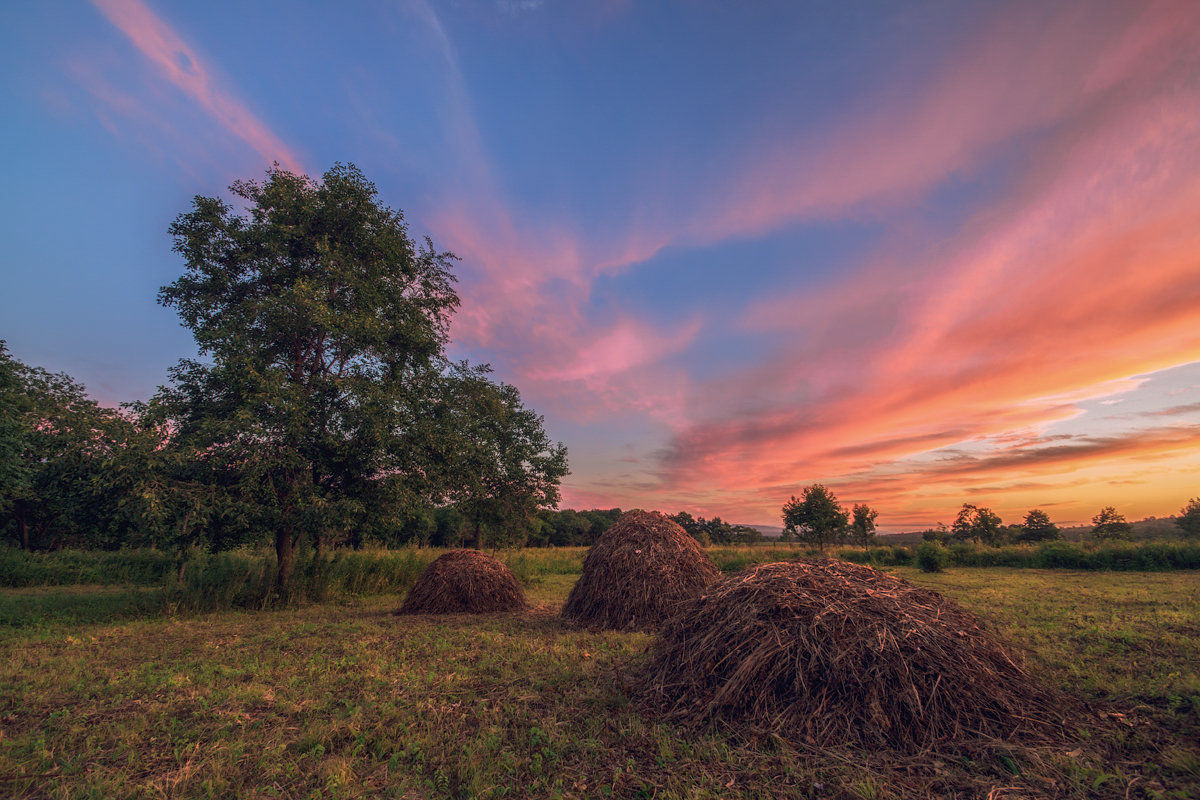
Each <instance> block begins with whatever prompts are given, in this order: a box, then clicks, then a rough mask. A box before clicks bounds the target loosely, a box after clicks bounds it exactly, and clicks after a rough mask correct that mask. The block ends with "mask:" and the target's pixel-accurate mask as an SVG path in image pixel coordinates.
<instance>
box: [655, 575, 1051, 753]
mask: <svg viewBox="0 0 1200 800" xmlns="http://www.w3.org/2000/svg"><path fill="white" fill-rule="evenodd" d="M643 681H644V687H645V689H644V691H645V697H646V698H647V699H648V700H649V701H650V702H651V704H652V705H654V706H656V707H658V708H660V709H664V710H666V711H667V712H668V713H669V714H671V715H673V716H675V717H676V718H679V719H683V720H686V721H691V722H706V721H709V720H712V719H714V718H720V719H725V720H729V721H735V722H739V723H742V724H745V723H749V724H751V725H754V726H756V727H759V728H765V729H768V730H770V731H773V732H776V733H779V734H781V735H783V736H786V737H788V738H791V739H793V740H795V741H801V742H805V743H808V744H813V745H817V746H822V747H824V746H831V745H839V744H852V745H859V746H863V747H867V748H875V747H888V748H892V749H894V750H900V751H906V752H915V751H919V750H923V749H926V748H928V747H931V746H933V745H938V744H946V743H949V742H952V741H954V740H956V739H960V738H972V737H980V736H982V737H1005V738H1008V737H1014V736H1016V737H1018V738H1020V737H1031V738H1033V739H1036V740H1039V741H1044V740H1047V739H1049V738H1057V736H1058V735H1059V734H1061V732H1062V730H1063V725H1064V719H1063V718H1062V714H1063V713H1064V711H1063V709H1064V708H1065V704H1064V703H1063V701H1062V698H1060V697H1058V696H1057V695H1056V694H1055V693H1054V692H1052V691H1050V690H1048V689H1046V688H1045V687H1042V686H1040V685H1039V684H1038V683H1037V682H1036V681H1035V680H1033V679H1032V678H1031V676H1030V675H1029V674H1028V673H1026V672H1025V670H1024V669H1023V668H1022V667H1021V666H1020V665H1019V664H1018V663H1017V662H1016V660H1015V659H1014V658H1013V657H1012V656H1010V655H1009V653H1008V652H1006V649H1005V647H1004V646H1003V645H1002V644H1001V643H1000V641H999V640H997V638H996V637H995V636H994V635H993V634H992V633H991V632H990V631H988V630H987V629H985V627H984V626H983V625H982V624H981V623H980V621H979V620H978V619H977V618H975V617H974V616H972V615H971V614H969V613H967V612H966V611H963V610H962V609H960V608H958V607H957V606H956V605H954V604H953V603H952V602H950V601H949V600H947V599H946V598H944V597H942V596H941V595H939V594H938V593H936V592H933V591H930V590H928V589H922V588H919V587H917V586H913V585H912V584H910V583H908V582H907V581H904V580H901V579H899V578H896V577H893V576H891V575H888V574H887V573H884V572H880V571H878V570H875V569H872V568H870V567H864V566H859V565H856V564H848V563H845V562H841V561H832V560H813V561H793V562H783V563H777V564H764V565H760V566H757V567H751V568H749V569H746V570H744V571H742V572H740V573H738V574H736V575H733V576H731V577H729V578H726V579H725V580H723V581H721V582H720V583H718V584H716V585H715V586H713V587H712V588H711V589H709V591H708V592H706V593H705V594H703V595H702V596H700V597H697V598H695V599H694V600H693V601H692V602H690V603H687V604H684V605H683V606H681V607H680V611H679V613H678V614H677V615H676V616H675V617H673V618H672V619H671V620H670V621H669V622H667V624H666V625H664V626H663V629H662V631H661V634H660V636H659V638H658V640H657V641H656V642H655V643H654V645H653V646H652V651H651V658H650V663H649V665H648V666H647V668H646V671H645V673H644V675H643Z"/></svg>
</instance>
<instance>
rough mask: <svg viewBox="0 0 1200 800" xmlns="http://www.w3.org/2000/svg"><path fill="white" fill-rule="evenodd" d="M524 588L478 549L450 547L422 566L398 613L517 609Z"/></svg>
mask: <svg viewBox="0 0 1200 800" xmlns="http://www.w3.org/2000/svg"><path fill="white" fill-rule="evenodd" d="M524 608H525V592H524V591H523V590H522V589H521V584H519V583H517V579H516V577H515V576H514V575H513V574H512V571H511V570H510V569H509V568H508V567H507V566H505V565H504V564H503V563H502V562H500V561H499V560H497V559H495V558H493V557H492V556H489V555H488V554H486V553H481V552H479V551H478V550H451V551H450V552H449V553H446V554H444V555H441V556H439V557H438V558H436V559H434V561H433V562H432V563H431V564H430V565H429V566H428V567H426V568H425V571H424V572H422V573H421V577H419V578H417V582H416V583H414V584H413V587H412V589H411V590H409V593H408V597H407V598H406V599H405V600H404V605H402V606H400V610H399V611H398V612H397V613H400V614H455V613H463V612H465V613H468V614H486V613H490V612H497V611H520V610H522V609H524Z"/></svg>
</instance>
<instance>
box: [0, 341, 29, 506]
mask: <svg viewBox="0 0 1200 800" xmlns="http://www.w3.org/2000/svg"><path fill="white" fill-rule="evenodd" d="M20 368H21V365H20V363H19V362H17V361H16V360H15V359H13V357H12V355H11V354H9V352H8V346H7V345H6V344H5V342H4V340H3V339H0V511H4V510H5V509H6V508H7V506H8V505H9V503H10V502H11V498H12V497H13V495H14V494H15V493H16V491H17V488H18V487H19V486H20V485H21V483H22V472H23V470H22V453H23V451H24V450H25V432H24V429H23V427H22V425H21V405H22V395H23V394H24V392H23V387H22V385H21V375H20Z"/></svg>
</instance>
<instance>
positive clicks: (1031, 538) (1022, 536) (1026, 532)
mask: <svg viewBox="0 0 1200 800" xmlns="http://www.w3.org/2000/svg"><path fill="white" fill-rule="evenodd" d="M1059 535H1060V534H1059V530H1058V526H1057V525H1055V524H1054V523H1053V522H1051V521H1050V515H1049V514H1047V513H1046V512H1045V511H1042V510H1041V509H1040V508H1035V509H1033V510H1032V511H1030V512H1029V513H1028V514H1026V515H1025V520H1024V522H1022V523H1021V525H1020V529H1019V531H1018V533H1017V541H1019V542H1045V541H1049V540H1051V539H1057V538H1059Z"/></svg>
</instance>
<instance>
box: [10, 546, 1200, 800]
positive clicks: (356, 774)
mask: <svg viewBox="0 0 1200 800" xmlns="http://www.w3.org/2000/svg"><path fill="white" fill-rule="evenodd" d="M581 555H582V553H565V554H564V553H560V554H558V555H556V556H553V557H552V556H549V555H540V554H534V553H531V554H528V555H526V554H519V555H514V556H512V557H511V558H510V562H511V563H514V566H515V567H516V570H517V571H518V573H520V574H522V575H523V577H524V579H525V580H526V581H527V582H528V583H529V584H530V586H529V593H530V599H531V601H532V602H533V603H534V604H535V605H536V608H535V609H534V610H532V611H531V612H529V613H527V614H524V615H518V616H485V617H468V616H447V617H428V618H419V617H418V618H412V617H408V618H399V617H395V616H392V614H391V613H390V612H391V611H392V610H393V609H394V608H396V607H397V605H398V604H399V598H398V597H397V596H395V595H391V596H373V597H365V598H364V597H359V598H349V599H343V600H342V601H340V602H328V603H319V604H310V605H306V606H302V607H300V608H293V609H284V610H278V611H226V612H220V613H214V614H205V615H192V616H175V617H172V616H163V615H161V614H158V613H150V612H148V611H147V610H146V608H147V607H146V605H145V604H144V603H142V602H141V601H140V599H139V595H138V592H141V591H145V590H135V589H128V590H122V589H120V588H114V587H107V588H101V587H61V588H56V589H53V590H50V589H8V590H3V591H0V796H9V797H14V798H35V797H37V798H40V797H56V798H58V797H61V798H81V797H96V798H101V797H105V798H108V797H159V798H160V797H234V796H238V797H262V798H266V797H279V798H301V797H329V798H368V797H394V798H442V797H456V798H458V797H539V798H541V797H545V798H550V797H645V798H652V797H656V798H704V797H711V798H719V797H814V798H816V797H820V798H842V797H845V798H904V797H923V796H942V797H953V796H958V797H992V798H1001V797H1005V798H1018V797H1112V798H1125V797H1130V798H1135V797H1152V798H1159V797H1162V798H1181V799H1182V798H1195V797H1200V658H1197V653H1200V580H1198V579H1197V575H1196V573H1194V572H1167V573H1153V574H1150V573H1128V572H1126V573H1106V572H1087V573H1082V572H1081V573H1073V572H1042V571H1037V570H1029V569H1020V570H1016V569H1003V568H989V569H954V570H951V571H950V572H947V573H944V574H936V575H925V574H921V573H918V572H916V571H915V570H912V569H907V568H902V569H896V570H894V571H895V572H897V573H898V574H900V575H902V576H903V577H905V578H908V579H910V580H914V581H917V582H920V583H923V584H927V585H930V586H933V587H934V588H936V589H938V590H939V591H942V592H944V593H945V594H947V595H950V596H952V597H954V598H956V599H957V600H958V601H959V602H961V603H962V604H963V605H965V606H967V607H969V608H970V609H972V610H974V611H976V612H977V613H979V614H980V615H982V616H984V617H985V618H987V619H989V620H991V621H992V622H994V623H995V625H996V626H997V627H998V628H999V629H1000V630H1001V631H1002V632H1003V633H1004V634H1005V635H1006V636H1007V638H1009V639H1010V640H1011V641H1012V642H1014V643H1015V644H1017V645H1018V646H1019V647H1020V648H1022V649H1024V650H1026V651H1027V652H1028V658H1029V660H1030V662H1031V665H1032V666H1033V667H1034V668H1035V669H1036V670H1037V671H1039V672H1040V673H1041V674H1042V675H1043V676H1044V677H1045V679H1046V680H1047V681H1049V682H1052V683H1054V684H1056V685H1058V686H1060V687H1062V688H1064V689H1066V690H1067V691H1069V692H1070V693H1072V694H1073V695H1075V696H1077V697H1079V698H1081V699H1084V700H1086V701H1088V702H1089V703H1091V704H1092V708H1091V710H1090V712H1089V714H1088V716H1087V718H1086V721H1085V722H1083V723H1081V726H1080V730H1079V736H1078V739H1077V741H1073V742H1070V743H1069V744H1067V745H1065V746H1062V747H1057V748H1038V749H1026V748H1021V747H1019V746H1017V745H1014V744H1006V743H1003V742H979V743H976V744H974V745H973V746H972V747H970V748H967V749H966V750H963V751H959V752H955V753H933V754H926V755H923V756H921V757H898V756H895V755H889V754H887V753H862V752H858V751H854V750H849V749H846V750H822V751H815V750H812V749H809V748H806V747H804V746H803V745H802V744H800V743H795V742H789V741H786V740H783V739H780V738H778V737H776V736H772V735H770V734H769V733H765V732H758V731H753V730H739V729H733V728H728V727H723V728H715V729H703V730H686V729H680V728H678V727H675V726H672V725H668V724H666V723H664V722H662V721H660V720H657V719H655V717H654V716H653V715H652V714H649V713H647V712H646V711H644V710H643V709H642V708H641V706H640V705H639V703H638V702H637V700H636V673H637V668H638V665H639V663H640V662H641V660H642V658H643V654H644V650H645V648H646V646H647V644H648V643H649V641H650V638H649V637H648V636H646V635H644V634H616V633H593V632H588V631H577V630H571V629H568V628H566V627H564V626H563V625H562V624H561V623H560V622H559V620H558V618H557V616H556V612H557V609H558V607H559V605H561V603H562V601H563V600H564V599H565V596H566V594H567V592H568V591H569V589H570V586H571V585H572V583H573V582H574V580H575V575H573V574H571V572H572V571H573V569H572V566H571V564H572V563H573V564H578V559H579V557H580V556H581ZM521 559H524V560H523V561H522V560H521ZM556 559H557V560H556Z"/></svg>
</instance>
